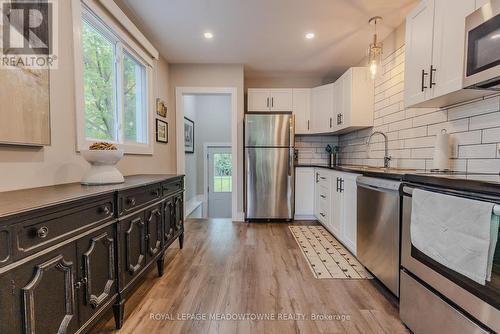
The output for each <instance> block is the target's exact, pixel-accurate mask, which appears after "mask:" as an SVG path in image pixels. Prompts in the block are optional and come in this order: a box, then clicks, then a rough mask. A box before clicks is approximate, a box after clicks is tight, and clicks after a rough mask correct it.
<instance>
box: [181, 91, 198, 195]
mask: <svg viewBox="0 0 500 334" xmlns="http://www.w3.org/2000/svg"><path fill="white" fill-rule="evenodd" d="M183 99H184V101H183V102H184V116H185V117H187V118H189V119H190V120H192V121H193V122H195V138H194V140H195V144H196V141H197V140H198V138H197V131H198V128H197V126H196V125H197V123H198V120H197V118H196V96H194V95H187V96H184V97H183ZM194 152H195V153H184V157H185V159H186V160H185V161H186V163H185V166H186V171H185V174H186V179H185V187H186V203H187V202H189V200H190V199H192V198H194V197H196V195H197V194H198V190H197V184H198V172H197V170H196V166H197V165H198V163H197V160H198V155H197V154H196V153H197V152H196V147H195V150H194Z"/></svg>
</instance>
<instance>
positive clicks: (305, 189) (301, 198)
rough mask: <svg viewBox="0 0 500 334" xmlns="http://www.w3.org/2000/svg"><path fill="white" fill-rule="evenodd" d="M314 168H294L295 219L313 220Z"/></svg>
mask: <svg viewBox="0 0 500 334" xmlns="http://www.w3.org/2000/svg"><path fill="white" fill-rule="evenodd" d="M313 194H314V168H312V167H298V168H295V219H296V220H314V219H315V218H314V196H313Z"/></svg>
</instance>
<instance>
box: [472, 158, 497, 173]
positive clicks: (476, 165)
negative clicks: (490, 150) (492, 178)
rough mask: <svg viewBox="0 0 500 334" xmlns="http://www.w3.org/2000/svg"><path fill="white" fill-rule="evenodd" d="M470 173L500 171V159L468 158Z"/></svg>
mask: <svg viewBox="0 0 500 334" xmlns="http://www.w3.org/2000/svg"><path fill="white" fill-rule="evenodd" d="M467 172H469V173H500V159H470V160H467Z"/></svg>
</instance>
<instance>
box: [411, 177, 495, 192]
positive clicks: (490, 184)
mask: <svg viewBox="0 0 500 334" xmlns="http://www.w3.org/2000/svg"><path fill="white" fill-rule="evenodd" d="M403 181H405V182H409V183H416V184H423V185H427V186H434V187H441V188H448V189H452V190H458V191H470V192H476V193H483V194H492V195H497V196H499V195H500V174H478V173H470V174H467V173H460V172H457V173H451V174H436V173H427V174H406V175H405V176H404V178H403Z"/></svg>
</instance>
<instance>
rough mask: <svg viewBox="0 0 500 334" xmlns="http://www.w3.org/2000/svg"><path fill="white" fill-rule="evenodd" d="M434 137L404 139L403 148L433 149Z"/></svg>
mask: <svg viewBox="0 0 500 334" xmlns="http://www.w3.org/2000/svg"><path fill="white" fill-rule="evenodd" d="M435 142H436V136H429V137H420V138H411V139H405V148H422V147H434V144H435Z"/></svg>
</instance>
